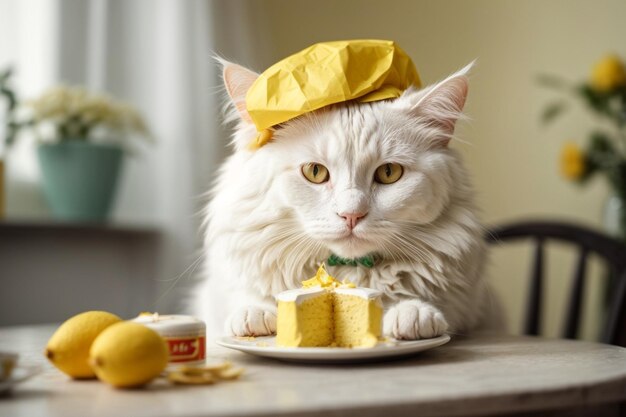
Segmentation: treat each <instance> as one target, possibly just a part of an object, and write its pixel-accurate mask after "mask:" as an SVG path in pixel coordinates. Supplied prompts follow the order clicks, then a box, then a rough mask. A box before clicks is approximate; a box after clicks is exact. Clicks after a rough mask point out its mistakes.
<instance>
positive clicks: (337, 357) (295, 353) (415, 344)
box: [216, 334, 450, 363]
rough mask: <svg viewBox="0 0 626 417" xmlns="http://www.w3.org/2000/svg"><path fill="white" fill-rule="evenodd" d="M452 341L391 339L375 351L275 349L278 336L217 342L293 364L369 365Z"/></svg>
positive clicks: (232, 338)
mask: <svg viewBox="0 0 626 417" xmlns="http://www.w3.org/2000/svg"><path fill="white" fill-rule="evenodd" d="M449 341H450V336H448V335H447V334H444V335H442V336H439V337H435V338H433V339H424V340H392V341H389V342H381V343H379V344H378V345H376V346H375V347H372V348H354V349H350V348H310V347H303V348H285V347H277V346H276V337H275V336H266V337H255V338H243V337H222V338H220V339H218V340H217V341H216V342H217V344H218V345H220V346H224V347H227V348H230V349H235V350H239V351H241V352H245V353H249V354H251V355H256V356H264V357H267V358H275V359H280V360H283V361H291V362H320V363H323V362H366V361H372V360H378V359H384V358H392V357H398V356H407V355H410V354H414V353H417V352H421V351H423V350H428V349H432V348H434V347H437V346H441V345H443V344H445V343H448V342H449Z"/></svg>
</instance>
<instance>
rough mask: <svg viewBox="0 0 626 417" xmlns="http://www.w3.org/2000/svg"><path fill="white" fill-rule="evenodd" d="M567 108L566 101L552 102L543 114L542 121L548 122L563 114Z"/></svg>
mask: <svg viewBox="0 0 626 417" xmlns="http://www.w3.org/2000/svg"><path fill="white" fill-rule="evenodd" d="M566 109H567V104H566V103H565V102H564V101H555V102H553V103H550V104H549V105H548V107H546V108H545V109H544V111H543V113H542V114H541V122H542V123H543V124H548V123H550V122H552V121H553V120H554V119H556V117H557V116H559V115H561V113H563V111H564V110H566Z"/></svg>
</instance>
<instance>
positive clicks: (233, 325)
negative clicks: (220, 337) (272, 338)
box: [226, 306, 276, 336]
mask: <svg viewBox="0 0 626 417" xmlns="http://www.w3.org/2000/svg"><path fill="white" fill-rule="evenodd" d="M226 333H230V334H232V335H234V336H269V335H272V334H275V333H276V312H275V311H268V310H266V309H263V308H261V307H256V306H249V307H244V308H240V309H238V310H237V311H235V312H234V313H233V314H231V315H230V317H229V318H228V319H227V320H226Z"/></svg>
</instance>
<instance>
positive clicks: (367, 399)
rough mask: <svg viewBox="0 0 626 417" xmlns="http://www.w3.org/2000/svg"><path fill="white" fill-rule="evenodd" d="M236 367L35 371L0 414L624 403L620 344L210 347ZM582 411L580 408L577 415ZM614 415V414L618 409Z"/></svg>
mask: <svg viewBox="0 0 626 417" xmlns="http://www.w3.org/2000/svg"><path fill="white" fill-rule="evenodd" d="M53 331H54V327H53V326H36V327H15V328H0V350H14V351H15V350H18V351H20V352H22V354H23V357H24V360H25V361H26V362H30V363H33V362H39V363H42V364H45V360H44V358H43V356H42V354H41V352H42V351H43V347H44V345H45V343H46V340H47V339H48V337H49V336H50V335H51V334H52V332H53ZM208 355H209V356H210V357H211V358H216V359H218V358H220V359H226V358H228V359H230V360H232V361H234V362H235V363H236V364H239V365H242V366H244V367H245V368H246V371H247V372H246V374H245V377H243V378H242V379H241V380H239V381H234V382H227V383H226V382H225V383H220V384H217V385H213V386H202V387H191V386H184V387H177V386H169V385H167V384H165V383H161V384H154V385H152V386H150V387H149V388H147V389H143V390H116V389H113V388H111V387H109V386H107V385H105V384H103V383H100V382H98V381H95V380H94V381H72V380H70V379H68V378H67V377H65V376H64V375H62V374H61V373H60V372H58V371H56V370H55V369H53V368H52V367H50V366H49V365H47V364H45V365H44V366H45V372H44V373H43V374H41V375H39V376H37V377H35V378H33V379H31V380H29V381H28V382H25V383H23V384H21V385H19V386H18V387H17V388H16V389H15V390H14V391H13V393H12V394H10V395H9V396H5V397H3V398H0V416H2V417H38V416H65V417H74V416H76V417H87V416H106V417H109V416H116V417H117V416H135V417H142V416H151V417H166V416H186V417H204V416H241V415H253V416H283V415H285V416H286V415H293V416H322V415H323V416H329V415H332V416H340V415H358V416H379V415H384V416H385V417H391V416H405V415H406V416H418V415H419V416H470V415H471V416H478V415H507V414H510V413H521V414H515V416H516V417H519V416H523V415H530V414H526V413H530V412H531V411H542V412H543V414H541V415H544V416H545V415H549V416H553V415H554V416H556V415H568V416H572V415H576V416H578V415H597V416H607V417H610V416H619V415H620V407H621V413H625V412H626V349H623V348H619V347H615V346H607V345H601V344H594V343H587V342H579V341H567V340H552V339H543V338H534V337H518V336H488V335H482V336H475V337H472V338H463V339H461V338H457V339H456V340H453V341H452V342H450V343H449V344H447V345H445V346H442V347H439V348H436V349H434V350H431V351H428V352H423V353H421V354H418V355H417V356H414V357H412V358H409V359H404V360H400V361H396V362H385V363H377V364H361V365H343V366H339V365H333V366H328V365H326V366H313V365H293V364H287V363H281V362H276V361H273V360H269V359H260V358H255V357H252V356H247V355H244V354H242V353H239V352H234V351H229V350H226V349H223V348H219V347H215V348H212V347H209V350H208ZM579 413H581V414H579ZM622 415H623V414H622Z"/></svg>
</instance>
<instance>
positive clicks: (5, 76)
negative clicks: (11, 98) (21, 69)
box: [0, 67, 13, 85]
mask: <svg viewBox="0 0 626 417" xmlns="http://www.w3.org/2000/svg"><path fill="white" fill-rule="evenodd" d="M12 73H13V69H12V68H10V67H9V68H7V69H5V70H3V71H2V72H0V84H2V85H4V84H5V83H6V82H7V81H8V80H9V78H10V77H11V74H12Z"/></svg>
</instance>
